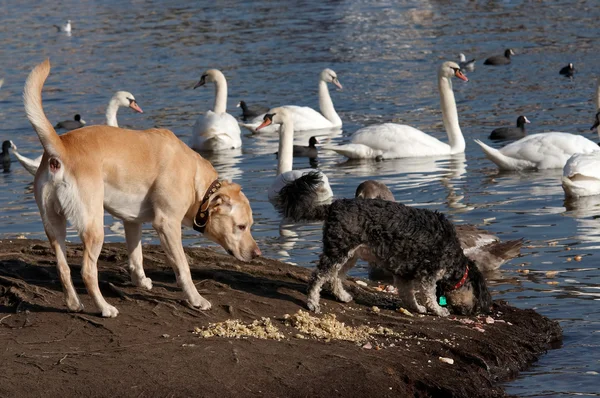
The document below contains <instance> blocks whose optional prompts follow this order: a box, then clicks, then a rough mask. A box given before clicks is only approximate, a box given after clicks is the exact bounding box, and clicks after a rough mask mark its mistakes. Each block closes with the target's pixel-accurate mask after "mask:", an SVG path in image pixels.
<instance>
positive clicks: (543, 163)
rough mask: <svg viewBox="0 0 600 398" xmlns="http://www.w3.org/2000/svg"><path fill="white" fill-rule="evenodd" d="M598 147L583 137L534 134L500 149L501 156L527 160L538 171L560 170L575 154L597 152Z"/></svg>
mask: <svg viewBox="0 0 600 398" xmlns="http://www.w3.org/2000/svg"><path fill="white" fill-rule="evenodd" d="M599 150H600V147H598V145H597V144H596V143H594V142H592V141H590V140H588V139H587V138H585V137H582V136H580V135H575V134H569V133H558V132H551V133H542V134H534V135H530V136H527V137H525V138H522V139H520V140H519V141H516V142H513V143H511V144H509V145H507V146H505V147H504V148H502V149H500V152H502V154H503V155H505V156H508V157H511V158H515V159H523V160H529V161H531V162H533V163H535V164H536V165H537V168H538V169H550V168H562V167H564V165H565V163H566V162H567V160H568V159H569V158H570V157H571V156H572V155H573V154H575V153H590V152H594V151H599Z"/></svg>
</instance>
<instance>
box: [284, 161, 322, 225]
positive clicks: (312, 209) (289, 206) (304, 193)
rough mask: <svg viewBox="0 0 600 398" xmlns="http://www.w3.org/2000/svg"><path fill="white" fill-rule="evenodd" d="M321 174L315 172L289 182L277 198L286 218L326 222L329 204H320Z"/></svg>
mask: <svg viewBox="0 0 600 398" xmlns="http://www.w3.org/2000/svg"><path fill="white" fill-rule="evenodd" d="M322 181H323V179H322V176H321V173H319V172H317V171H315V172H310V173H306V174H304V175H302V176H301V177H299V178H296V179H295V180H293V181H290V182H288V183H287V184H286V185H285V186H283V188H281V190H280V191H279V195H278V196H277V205H278V207H279V208H280V210H281V212H282V213H283V215H284V216H285V217H286V218H289V219H290V220H292V221H300V220H305V221H316V220H324V219H325V218H326V217H327V214H328V212H329V205H328V204H319V202H318V201H317V198H318V195H317V189H318V187H319V185H320V184H321V183H322Z"/></svg>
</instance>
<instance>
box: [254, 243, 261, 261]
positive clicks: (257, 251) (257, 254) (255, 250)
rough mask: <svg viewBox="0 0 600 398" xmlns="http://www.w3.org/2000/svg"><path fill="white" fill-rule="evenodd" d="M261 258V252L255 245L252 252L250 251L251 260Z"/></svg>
mask: <svg viewBox="0 0 600 398" xmlns="http://www.w3.org/2000/svg"><path fill="white" fill-rule="evenodd" d="M260 256H262V252H261V251H260V248H259V247H258V245H256V247H254V250H252V258H256V257H260Z"/></svg>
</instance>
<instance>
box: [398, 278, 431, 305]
mask: <svg viewBox="0 0 600 398" xmlns="http://www.w3.org/2000/svg"><path fill="white" fill-rule="evenodd" d="M394 285H395V286H396V288H397V289H398V295H399V296H400V299H401V300H402V302H403V303H404V305H406V306H407V307H408V308H410V309H412V310H413V311H417V312H418V313H420V314H425V313H426V312H427V308H426V307H425V306H423V305H420V304H419V303H418V302H417V290H416V289H415V288H416V287H417V283H416V281H415V280H414V279H410V280H406V279H404V278H401V277H400V276H398V275H394Z"/></svg>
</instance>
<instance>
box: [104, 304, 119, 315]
mask: <svg viewBox="0 0 600 398" xmlns="http://www.w3.org/2000/svg"><path fill="white" fill-rule="evenodd" d="M117 315H119V310H118V309H116V308H115V307H113V306H112V305H110V304H107V305H106V307H104V308H102V317H103V318H114V317H116V316H117Z"/></svg>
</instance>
